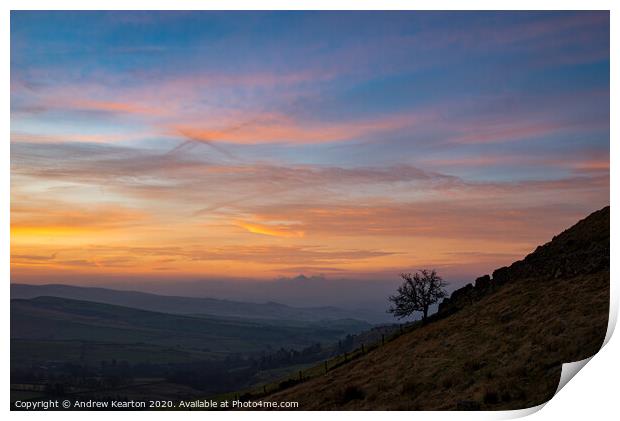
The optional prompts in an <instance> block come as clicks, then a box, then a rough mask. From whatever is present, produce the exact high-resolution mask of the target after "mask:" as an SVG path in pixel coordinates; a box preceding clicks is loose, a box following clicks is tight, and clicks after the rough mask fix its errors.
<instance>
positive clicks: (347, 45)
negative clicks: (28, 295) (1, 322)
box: [11, 11, 610, 291]
mask: <svg viewBox="0 0 620 421" xmlns="http://www.w3.org/2000/svg"><path fill="white" fill-rule="evenodd" d="M609 119H610V116H609V14H608V12H559V13H557V12H499V13H498V12H458V13H456V12H455V13H451V12H128V11H123V12H62V11H57V12H26V11H13V12H12V13H11V279H12V282H29V283H49V282H62V283H75V284H83V285H108V284H110V283H114V284H115V285H120V286H122V287H125V288H129V289H131V288H133V287H137V286H139V287H140V288H143V289H148V288H149V285H155V284H156V283H158V282H159V283H160V284H161V283H162V282H163V283H165V284H166V285H167V288H168V289H167V291H174V286H175V285H182V284H183V283H184V282H191V284H192V285H197V284H200V282H209V281H210V280H211V281H212V280H217V281H218V282H226V281H227V280H229V281H230V282H231V283H230V285H233V284H234V285H236V286H235V288H242V287H238V285H240V284H239V283H235V282H237V281H239V280H244V281H246V282H248V283H251V282H255V283H256V282H260V281H267V280H277V282H283V281H286V280H291V281H294V282H299V281H300V279H301V280H302V282H312V280H313V279H314V280H320V282H319V284H324V283H325V282H345V281H351V280H353V281H355V280H358V281H360V282H361V281H364V282H366V283H368V282H373V281H377V282H380V281H385V280H391V281H392V280H397V279H398V274H399V273H401V272H408V271H412V270H416V269H420V268H437V269H438V271H439V273H440V275H443V276H444V277H445V278H446V279H448V280H449V281H452V282H454V283H457V284H458V283H462V282H465V281H467V282H469V281H471V280H472V279H473V277H476V276H479V275H482V274H485V273H490V272H491V271H492V270H493V269H495V268H497V267H500V266H503V265H507V264H510V263H512V262H513V261H515V260H518V259H520V258H522V257H523V256H524V255H525V254H527V253H529V252H531V251H532V250H533V249H535V247H536V246H537V245H539V244H542V243H545V242H547V241H549V240H550V239H551V238H552V237H553V235H555V234H557V233H559V232H561V231H562V230H564V229H566V228H568V227H569V226H571V225H573V224H574V223H575V222H576V221H578V220H579V219H582V218H583V217H585V216H586V215H587V214H589V213H591V212H592V211H595V210H597V209H599V208H601V207H603V206H606V205H608V204H609ZM299 275H304V276H303V277H300V276H299ZM233 281H235V282H233Z"/></svg>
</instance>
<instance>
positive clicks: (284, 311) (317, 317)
mask: <svg viewBox="0 0 620 421" xmlns="http://www.w3.org/2000/svg"><path fill="white" fill-rule="evenodd" d="M36 297H59V298H68V299H72V300H82V301H93V302H97V303H104V304H112V305H118V306H125V307H132V308H136V309H141V310H148V311H156V312H162V313H173V314H185V315H193V314H203V315H207V316H216V317H231V318H245V319H253V320H255V319H271V320H291V321H304V322H312V321H321V320H337V319H357V320H362V321H366V322H369V323H374V322H378V321H379V320H376V315H375V314H374V313H372V312H365V311H363V310H360V311H355V310H345V309H340V308H336V307H307V308H300V307H291V306H287V305H284V304H279V303H274V302H268V303H249V302H240V301H230V300H219V299H215V298H198V297H178V296H166V295H157V294H150V293H145V292H138V291H120V290H114V289H107V288H92V287H79V286H71V285H56V284H50V285H27V284H12V285H11V298H24V299H28V298H36Z"/></svg>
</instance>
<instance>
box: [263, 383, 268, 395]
mask: <svg viewBox="0 0 620 421" xmlns="http://www.w3.org/2000/svg"><path fill="white" fill-rule="evenodd" d="M263 393H264V394H267V385H266V384H264V385H263Z"/></svg>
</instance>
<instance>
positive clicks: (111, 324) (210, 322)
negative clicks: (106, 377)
mask: <svg viewBox="0 0 620 421" xmlns="http://www.w3.org/2000/svg"><path fill="white" fill-rule="evenodd" d="M368 327H369V325H368V324H366V323H364V322H358V321H354V320H344V321H343V320H340V321H334V325H333V326H330V325H329V323H328V322H321V323H316V324H315V323H306V324H305V325H303V326H299V324H295V325H292V326H287V325H286V324H280V325H279V324H277V323H260V322H252V321H249V320H241V319H239V320H228V319H218V318H206V317H191V316H183V315H173V314H165V313H157V312H151V311H144V310H137V309H133V308H128V307H121V306H113V305H109V304H101V303H93V302H88V301H78V300H68V299H64V298H57V297H39V298H34V299H30V300H22V299H14V300H11V338H12V339H13V340H47V341H50V340H62V341H91V342H108V343H125V344H128V343H148V344H153V345H160V346H167V347H174V346H177V347H185V348H193V349H200V350H206V351H210V352H222V353H228V352H243V353H249V352H257V351H261V350H265V349H278V348H280V347H293V348H301V347H305V346H308V345H312V344H314V343H317V342H330V343H331V342H334V341H337V340H338V339H339V338H340V337H342V336H344V335H346V334H347V333H350V332H357V331H360V330H363V329H366V328H368Z"/></svg>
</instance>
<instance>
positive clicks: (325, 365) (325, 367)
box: [325, 360, 327, 374]
mask: <svg viewBox="0 0 620 421" xmlns="http://www.w3.org/2000/svg"><path fill="white" fill-rule="evenodd" d="M325 373H326V374H327V360H325Z"/></svg>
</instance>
